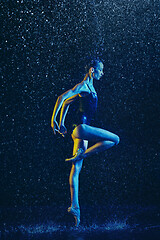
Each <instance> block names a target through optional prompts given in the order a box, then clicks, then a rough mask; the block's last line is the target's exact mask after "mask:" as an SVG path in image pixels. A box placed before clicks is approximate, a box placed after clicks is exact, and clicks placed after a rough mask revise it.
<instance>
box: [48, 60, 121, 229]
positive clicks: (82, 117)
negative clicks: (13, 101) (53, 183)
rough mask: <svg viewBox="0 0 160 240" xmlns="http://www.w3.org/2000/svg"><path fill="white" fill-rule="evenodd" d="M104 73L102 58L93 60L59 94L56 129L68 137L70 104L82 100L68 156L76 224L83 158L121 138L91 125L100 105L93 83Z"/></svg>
mask: <svg viewBox="0 0 160 240" xmlns="http://www.w3.org/2000/svg"><path fill="white" fill-rule="evenodd" d="M102 76H103V63H102V61H100V60H99V59H94V60H92V61H91V63H90V65H89V68H88V72H87V74H86V75H85V77H84V79H83V81H82V82H81V83H79V84H77V85H76V86H75V87H73V88H72V89H70V90H68V91H67V92H65V93H63V94H62V95H60V96H59V97H58V99H57V102H56V104H55V107H54V110H53V115H52V119H51V127H52V128H53V131H54V134H56V131H57V132H59V133H60V134H61V135H62V136H63V137H64V136H65V134H66V133H67V129H66V127H65V125H64V122H65V117H66V114H67V111H68V109H69V106H70V104H71V103H73V102H74V101H76V100H79V104H80V108H79V122H78V124H77V126H76V127H75V128H74V130H73V132H72V134H71V136H72V139H73V142H74V146H73V157H71V158H69V159H66V161H67V162H72V168H71V172H70V177H69V184H70V192H71V207H69V208H68V212H70V213H71V214H72V215H73V216H74V218H75V225H76V226H78V225H79V223H80V207H79V201H78V189H79V173H80V171H81V168H82V163H83V159H84V158H86V157H88V156H90V155H92V154H94V153H97V152H101V151H104V150H106V149H108V148H111V147H113V146H114V145H117V144H118V143H119V137H118V136H117V135H116V134H114V133H111V132H109V131H107V130H104V129H101V128H97V127H93V126H90V121H91V119H92V118H93V114H94V113H95V110H96V107H97V93H96V91H95V88H94V86H93V80H99V79H100V78H101V77H102ZM60 109H61V112H60V121H59V125H58V123H57V121H56V116H57V114H58V112H59V110H60ZM88 141H94V142H96V143H95V144H94V145H93V146H91V147H89V148H87V147H88Z"/></svg>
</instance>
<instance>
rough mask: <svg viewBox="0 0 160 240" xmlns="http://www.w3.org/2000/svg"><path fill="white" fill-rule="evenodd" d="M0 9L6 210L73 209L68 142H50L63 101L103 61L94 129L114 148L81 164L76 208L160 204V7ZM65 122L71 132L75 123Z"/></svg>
mask: <svg viewBox="0 0 160 240" xmlns="http://www.w3.org/2000/svg"><path fill="white" fill-rule="evenodd" d="M0 7H1V23H2V27H1V33H0V34H1V48H0V54H1V61H0V63H1V68H0V70H1V82H2V84H1V94H0V96H1V99H0V106H1V126H0V131H1V151H0V153H1V161H0V162H1V167H0V172H1V173H0V177H1V190H0V191H1V192H0V205H1V206H2V207H16V206H39V205H43V206H46V205H47V206H50V205H53V204H55V205H62V204H67V205H68V206H69V204H70V193H69V184H68V177H69V171H70V167H71V165H70V163H69V164H68V163H65V162H64V159H65V158H66V157H70V156H71V155H72V145H73V144H72V139H71V137H70V136H69V135H68V136H66V138H65V139H63V138H62V137H61V136H60V135H56V136H54V134H53V132H52V129H51V127H50V119H51V116H52V111H53V107H54V104H55V102H56V99H57V97H58V96H59V95H60V94H62V93H63V92H64V91H66V90H68V89H70V88H72V87H73V86H74V85H75V84H77V83H78V82H80V81H82V80H83V76H84V66H85V63H86V59H87V58H88V57H90V56H99V57H100V58H102V59H103V60H104V64H105V75H104V77H103V78H102V79H101V81H100V82H95V88H96V90H97V93H98V97H99V104H98V114H97V118H96V120H95V123H94V125H95V126H98V127H102V128H105V129H107V130H109V131H112V132H114V133H116V134H118V135H119V136H120V139H121V142H120V144H119V145H118V146H116V147H114V148H111V149H109V150H108V151H106V152H104V153H100V154H98V155H95V156H93V157H90V158H88V159H86V160H85V161H84V165H83V169H82V172H81V175H80V204H82V205H83V204H89V205H92V204H94V203H96V204H101V205H102V204H103V205H105V204H139V205H158V204H159V199H160V194H159V189H160V178H159V170H160V163H159V143H160V138H159V129H160V122H159V114H160V108H159V50H160V42H159V40H160V38H159V32H160V28H159V1H154V0H152V1H150V0H121V1H119V0H110V1H109V0H106V1H88V0H85V1H75V0H74V1H65V0H63V1H58V0H57V1H51V0H48V1H39V0H35V1H33V0H32V1H31V0H28V1H27V0H26V1H25V0H19V1H7V0H6V1H3V2H1V3H0ZM70 121H71V115H70V114H69V115H68V118H67V122H66V126H69V125H70Z"/></svg>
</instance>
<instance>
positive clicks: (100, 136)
mask: <svg viewBox="0 0 160 240" xmlns="http://www.w3.org/2000/svg"><path fill="white" fill-rule="evenodd" d="M72 135H73V136H74V137H75V138H79V139H81V140H82V139H83V140H87V141H94V142H98V141H107V140H108V141H113V142H115V143H116V144H118V142H119V137H118V136H117V135H116V134H114V133H112V132H109V131H107V130H105V129H102V128H97V127H92V126H89V125H87V124H81V125H79V126H77V127H76V128H75V129H74V131H73V133H72Z"/></svg>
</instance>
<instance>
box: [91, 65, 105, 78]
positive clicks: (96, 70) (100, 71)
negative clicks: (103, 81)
mask: <svg viewBox="0 0 160 240" xmlns="http://www.w3.org/2000/svg"><path fill="white" fill-rule="evenodd" d="M103 68H104V66H103V63H102V62H99V63H98V64H97V67H95V68H94V73H93V78H94V79H96V80H99V79H100V78H101V77H102V76H103V75H104V73H103Z"/></svg>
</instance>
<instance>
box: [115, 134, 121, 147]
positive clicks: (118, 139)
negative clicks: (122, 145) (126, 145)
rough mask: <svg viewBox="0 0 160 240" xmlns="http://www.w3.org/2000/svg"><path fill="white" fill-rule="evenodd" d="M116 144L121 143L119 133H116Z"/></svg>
mask: <svg viewBox="0 0 160 240" xmlns="http://www.w3.org/2000/svg"><path fill="white" fill-rule="evenodd" d="M114 142H115V144H116V145H118V144H119V142H120V138H119V136H118V135H116V137H115V141H114Z"/></svg>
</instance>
